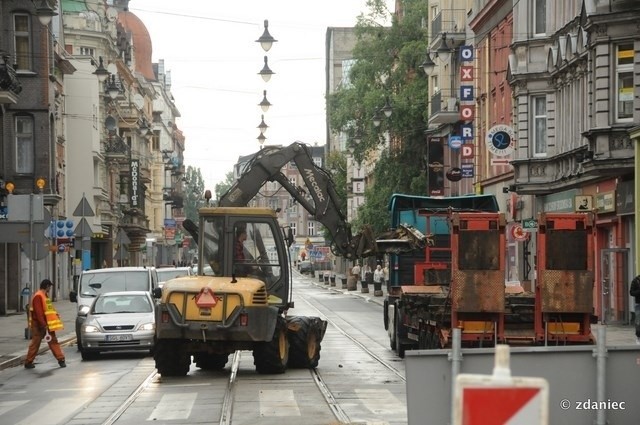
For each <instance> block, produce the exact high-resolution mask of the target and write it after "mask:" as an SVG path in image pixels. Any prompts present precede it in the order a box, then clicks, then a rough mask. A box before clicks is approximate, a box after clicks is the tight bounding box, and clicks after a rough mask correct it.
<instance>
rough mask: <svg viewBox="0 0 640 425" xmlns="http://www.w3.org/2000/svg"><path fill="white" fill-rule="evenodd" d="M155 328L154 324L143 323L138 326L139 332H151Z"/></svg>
mask: <svg viewBox="0 0 640 425" xmlns="http://www.w3.org/2000/svg"><path fill="white" fill-rule="evenodd" d="M155 328H156V324H155V323H153V322H151V323H145V324H143V325H140V328H139V329H140V330H141V331H152V330H154V329H155Z"/></svg>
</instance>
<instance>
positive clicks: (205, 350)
mask: <svg viewBox="0 0 640 425" xmlns="http://www.w3.org/2000/svg"><path fill="white" fill-rule="evenodd" d="M289 163H294V164H295V166H296V167H297V168H298V170H299V172H300V175H301V176H302V180H303V182H304V185H303V186H297V185H295V184H292V183H291V182H290V180H289V178H288V177H286V176H285V175H284V174H283V173H282V171H281V169H282V168H283V167H284V166H286V165H287V164H289ZM268 181H277V182H278V183H280V185H282V187H283V188H284V189H286V190H287V191H288V192H289V193H290V194H291V196H292V197H293V199H294V200H295V201H296V202H297V203H298V204H299V205H301V206H302V207H303V208H305V209H306V210H307V211H308V212H309V213H310V214H311V215H313V217H314V218H315V220H317V221H319V222H320V223H321V224H322V225H323V226H324V227H325V228H326V229H327V230H328V232H329V234H330V235H331V240H332V241H331V248H332V250H333V251H334V252H335V253H336V254H338V255H341V256H343V257H345V258H348V259H355V258H358V257H363V256H369V255H376V254H377V253H378V250H377V245H376V241H375V239H374V238H373V236H372V235H371V232H370V230H368V229H365V231H364V232H361V233H358V234H356V235H353V234H352V232H351V227H350V225H349V223H347V221H346V218H345V215H344V214H343V212H342V211H341V209H340V207H339V205H340V201H339V199H338V196H337V194H336V191H335V187H334V184H333V182H332V180H331V176H330V175H329V173H328V172H326V171H325V170H324V169H322V168H320V167H318V166H316V164H314V162H313V158H312V156H311V154H310V152H309V148H308V147H307V146H306V145H304V144H302V143H299V142H296V143H293V144H292V145H290V146H287V147H265V148H263V149H261V150H260V151H259V152H258V153H256V154H255V155H254V157H253V159H252V160H251V161H250V162H249V163H248V164H247V166H246V167H245V171H244V173H243V174H242V175H241V176H240V177H239V178H238V180H237V181H236V182H235V183H234V184H233V186H232V187H231V188H230V189H229V190H228V191H227V192H226V193H225V194H224V195H223V196H222V197H221V198H220V200H219V202H218V205H216V206H206V207H204V208H200V210H199V223H198V224H196V223H193V222H191V221H188V220H187V221H185V222H184V224H183V226H184V228H185V229H186V230H187V231H189V232H190V233H191V235H192V236H193V238H194V240H195V241H197V243H198V247H199V249H198V273H197V275H196V276H187V277H181V278H177V279H172V280H169V281H167V282H165V284H164V286H163V288H162V289H161V290H160V289H158V290H156V291H155V293H154V295H155V296H156V297H157V298H158V299H159V302H158V305H157V314H156V338H157V344H156V348H155V352H154V358H155V362H156V368H157V369H158V372H159V373H160V374H162V375H167V376H171V375H173V376H180V375H185V374H186V373H187V372H188V371H189V368H190V365H191V358H193V359H194V361H195V364H196V366H197V367H200V368H203V369H221V368H223V367H224V366H225V364H226V363H227V360H228V356H229V354H231V353H233V352H234V351H236V350H251V351H252V352H253V357H254V365H255V367H256V370H257V371H258V372H259V373H282V372H284V371H285V370H286V369H287V367H303V368H313V367H316V366H317V365H318V361H319V359H320V350H321V342H322V339H323V337H324V334H325V331H326V327H327V322H326V321H324V320H322V319H321V318H319V317H301V316H289V315H288V314H287V313H288V310H289V309H290V308H293V307H294V303H293V300H292V281H291V277H292V273H291V268H290V265H291V259H290V258H289V249H288V248H289V246H291V244H292V243H293V242H294V237H293V234H292V231H291V229H288V230H286V231H285V230H284V229H282V228H281V227H280V226H279V224H278V220H277V215H276V212H275V211H274V210H272V209H267V208H254V207H247V206H246V205H247V204H248V203H249V201H250V200H251V199H252V198H253V197H254V196H255V195H256V194H257V193H258V192H259V190H260V188H261V187H262V186H263V185H264V184H265V183H266V182H268ZM210 197H211V195H210V193H208V195H207V204H209V203H210V202H209V199H210ZM399 228H400V229H402V231H404V230H405V229H404V227H402V226H400V227H399ZM241 234H242V239H243V242H242V245H240V244H239V242H238V238H237V237H238V236H239V235H241ZM397 236H398V235H396V234H394V233H391V234H389V235H388V239H389V240H393V241H394V242H393V249H394V251H395V252H399V251H402V248H401V245H403V244H404V246H405V249H407V250H414V249H419V248H420V247H422V246H424V243H425V240H424V238H421V237H420V235H419V234H416V233H412V232H406V233H404V235H400V236H398V237H397ZM245 237H246V239H245ZM399 239H402V240H403V241H400V240H399Z"/></svg>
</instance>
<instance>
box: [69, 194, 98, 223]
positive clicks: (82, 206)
mask: <svg viewBox="0 0 640 425" xmlns="http://www.w3.org/2000/svg"><path fill="white" fill-rule="evenodd" d="M73 216H74V217H93V216H95V214H94V212H93V209H92V208H91V205H89V201H87V198H85V196H84V193H83V194H82V199H80V202H79V203H78V206H77V207H76V209H75V211H73Z"/></svg>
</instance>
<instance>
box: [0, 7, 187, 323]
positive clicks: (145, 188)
mask: <svg viewBox="0 0 640 425" xmlns="http://www.w3.org/2000/svg"><path fill="white" fill-rule="evenodd" d="M40 3H41V4H40ZM40 3H39V4H38V5H39V7H38V8H37V9H36V6H35V2H31V1H18V0H16V1H3V2H1V3H0V8H1V10H0V27H2V28H3V30H5V33H6V34H11V37H2V38H1V39H0V57H1V58H2V60H1V63H0V166H1V169H0V186H1V192H0V198H1V199H0V202H1V204H0V217H1V218H0V226H2V232H1V233H2V234H3V236H0V314H7V313H9V312H11V311H19V310H20V309H22V308H23V303H24V301H25V299H26V298H25V291H23V289H24V288H27V289H29V290H31V292H33V289H34V288H35V287H37V282H39V281H40V280H41V279H43V278H44V277H48V278H51V279H52V280H54V282H56V285H55V290H54V294H53V296H54V299H56V298H65V297H67V296H68V293H69V291H70V290H72V289H73V287H74V282H75V279H76V278H77V276H78V274H79V273H80V272H81V271H82V270H83V269H87V268H100V267H106V266H117V265H124V264H128V265H143V264H146V265H158V264H160V262H161V261H164V260H165V259H167V261H168V259H169V258H170V259H172V260H176V261H177V260H179V258H180V254H181V251H180V250H181V247H180V246H179V245H178V242H177V239H176V233H177V232H176V231H175V226H177V224H176V222H177V221H178V220H177V218H179V217H181V216H182V215H183V214H182V199H183V196H182V190H183V185H182V179H181V176H182V174H183V172H184V159H183V158H184V156H183V153H184V149H185V137H184V135H183V134H182V132H181V131H180V130H179V128H178V127H177V126H176V124H175V118H176V117H179V116H180V114H179V112H178V110H177V108H176V107H175V104H174V102H173V97H172V96H171V94H170V76H168V73H167V72H165V70H164V66H163V64H153V63H152V62H151V39H150V37H149V34H148V32H147V30H146V28H145V27H144V24H143V23H142V22H141V21H140V20H139V19H138V18H137V17H136V16H135V15H134V14H132V13H131V12H129V11H128V0H113V1H110V2H104V1H103V0H85V1H82V2H77V1H71V0H59V1H55V0H49V1H45V2H40ZM43 5H46V6H49V8H46V7H45V8H43V7H42V6H43ZM42 18H48V22H46V23H41V22H40V20H41V19H42ZM25 195H29V196H27V197H31V195H34V196H35V200H36V201H34V202H36V203H35V204H30V205H36V206H35V207H33V206H31V208H32V210H33V211H34V215H32V216H31V217H32V218H31V219H30V220H31V222H30V223H28V224H29V225H33V228H34V229H37V230H38V231H37V232H35V233H30V234H31V235H32V236H30V240H25V241H23V240H21V238H19V237H17V236H15V235H14V234H18V233H20V232H19V231H20V230H21V229H22V228H21V227H20V226H24V225H26V224H24V223H22V222H20V220H14V219H12V218H11V213H12V212H13V213H14V214H15V212H14V211H13V208H11V209H9V208H8V206H9V205H12V203H15V202H16V200H18V199H21V198H20V196H25ZM37 202H41V204H39V205H41V206H39V205H38V204H37ZM38 208H40V209H41V210H38ZM8 210H9V211H10V212H9V213H8V214H7V211H8ZM26 216H29V213H27V214H26ZM40 233H42V234H43V235H44V238H42V237H40V236H38V234H40ZM12 235H14V236H12ZM163 248H164V249H163Z"/></svg>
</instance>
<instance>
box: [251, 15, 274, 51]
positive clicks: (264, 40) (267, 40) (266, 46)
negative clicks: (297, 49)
mask: <svg viewBox="0 0 640 425" xmlns="http://www.w3.org/2000/svg"><path fill="white" fill-rule="evenodd" d="M276 41H278V40H276V39H275V38H273V37H272V36H271V34H269V21H268V20H267V19H265V20H264V32H263V33H262V36H260V38H259V39H257V40H256V42H257V43H260V46H261V47H262V49H263V50H264V51H265V52H268V51H269V50H270V49H271V46H273V43H275V42H276Z"/></svg>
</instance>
